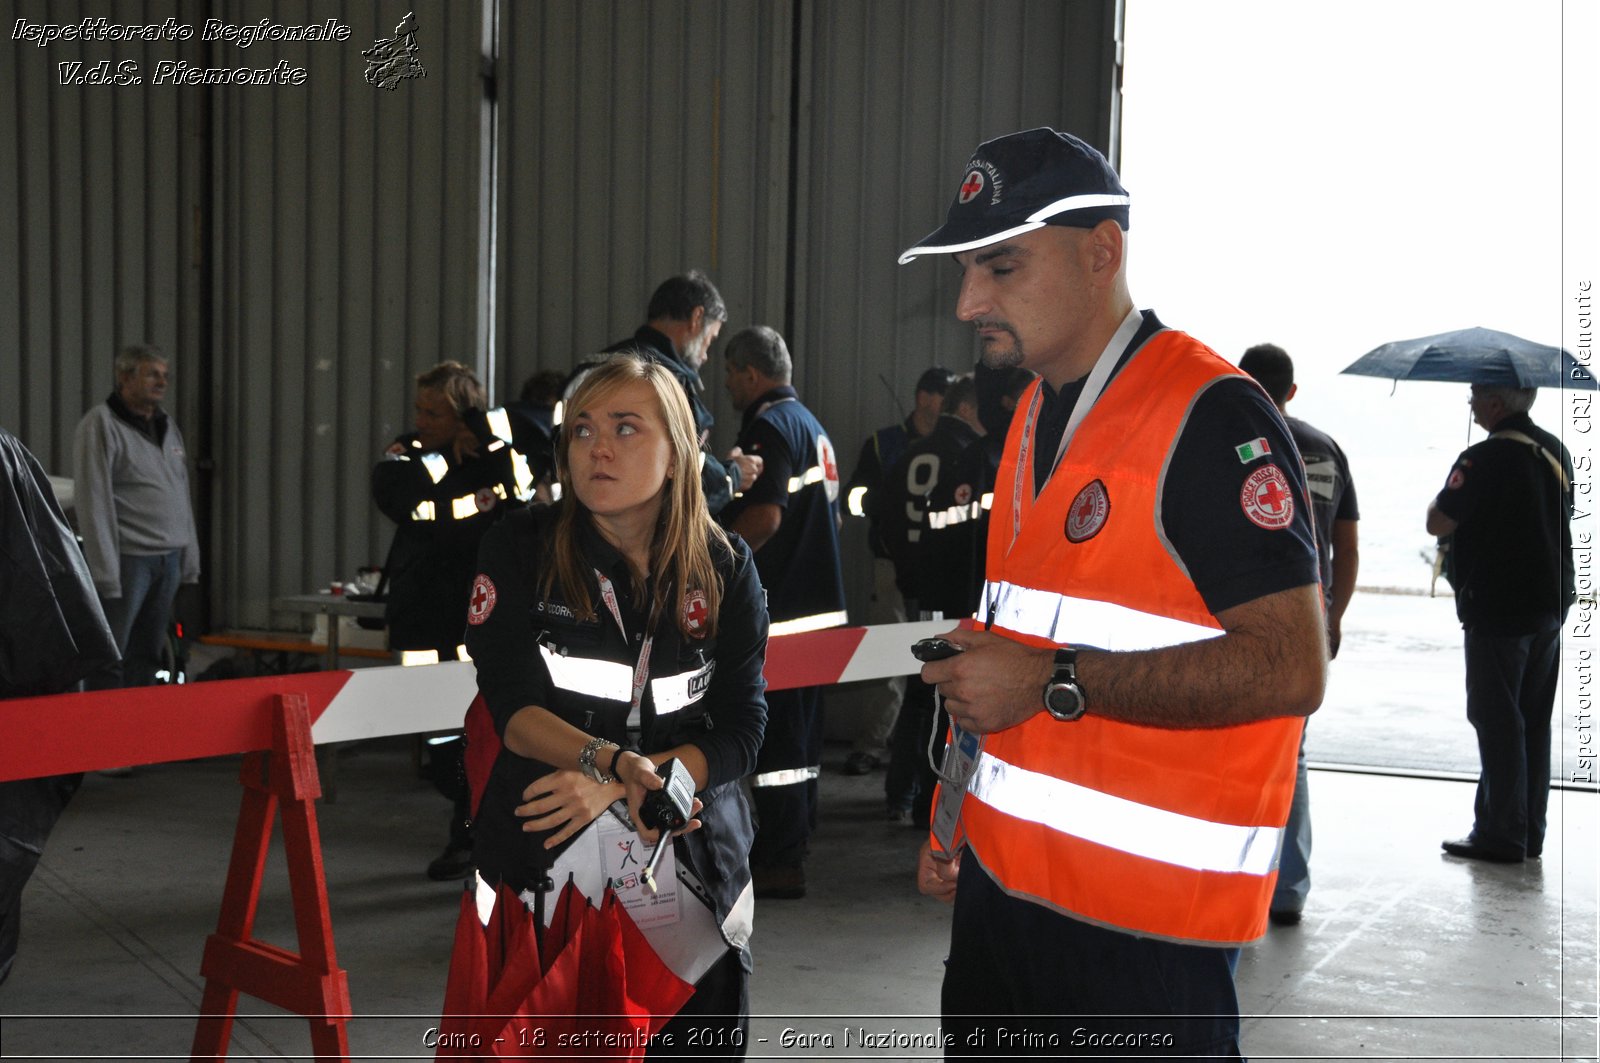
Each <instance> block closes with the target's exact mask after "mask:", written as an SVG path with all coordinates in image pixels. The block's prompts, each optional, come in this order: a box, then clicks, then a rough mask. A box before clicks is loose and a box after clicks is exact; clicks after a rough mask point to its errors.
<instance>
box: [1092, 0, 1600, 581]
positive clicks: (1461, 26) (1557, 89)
mask: <svg viewBox="0 0 1600 1063" xmlns="http://www.w3.org/2000/svg"><path fill="white" fill-rule="evenodd" d="M1597 9H1600V5H1596V4H1594V3H1593V2H1591V0H1566V2H1565V3H1563V0H1528V2H1525V3H1520V4H1515V5H1512V4H1507V3H1503V2H1499V0H1481V2H1474V0H1448V2H1447V0H1347V2H1343V3H1340V4H1337V5H1334V4H1316V5H1312V4H1299V3H1282V2H1278V0H1201V2H1196V0H1128V6H1127V25H1126V53H1125V61H1126V68H1125V82H1124V108H1125V109H1124V114H1123V144H1122V174H1123V178H1124V183H1125V184H1126V185H1127V187H1128V190H1129V192H1130V193H1131V195H1132V196H1133V217H1132V228H1131V231H1130V234H1129V276H1130V283H1131V286H1132V289H1133V294H1134V299H1135V300H1136V301H1137V302H1138V303H1139V304H1140V305H1141V306H1149V307H1154V308H1155V309H1157V310H1158V311H1159V312H1160V313H1161V315H1162V317H1163V318H1164V319H1165V320H1166V321H1167V323H1168V324H1170V325H1173V326H1174V327H1177V328H1182V329H1184V330H1185V331H1187V332H1190V333H1192V334H1194V335H1195V336H1197V337H1199V338H1200V339H1202V340H1203V341H1205V342H1206V343H1209V344H1210V345H1211V346H1213V347H1215V348H1216V349H1217V350H1218V351H1219V352H1221V353H1222V354H1223V355H1225V356H1226V357H1228V358H1229V359H1231V360H1237V359H1238V357H1239V355H1240V354H1241V353H1242V352H1243V351H1244V349H1245V348H1246V347H1248V346H1249V345H1251V344H1253V343H1258V342H1263V341H1271V342H1275V343H1279V344H1281V345H1283V346H1284V347H1285V348H1287V349H1288V350H1289V352H1290V353H1291V354H1292V355H1293V356H1294V358H1295V361H1296V369H1297V377H1298V380H1299V382H1300V385H1301V392H1300V395H1299V397H1297V398H1296V400H1295V401H1294V402H1292V403H1291V404H1290V407H1289V411H1290V412H1291V413H1294V414H1297V415H1298V416H1300V417H1303V418H1304V419H1306V420H1308V421H1311V422H1312V423H1315V424H1317V425H1318V426H1319V427H1321V428H1323V429H1325V430H1326V431H1328V432H1330V433H1332V434H1333V435H1334V436H1335V437H1336V438H1337V439H1339V440H1340V442H1341V443H1342V444H1343V445H1344V447H1345V450H1346V452H1347V453H1348V454H1349V455H1350V458H1351V460H1352V463H1353V465H1354V466H1355V470H1354V472H1355V478H1356V482H1357V484H1358V487H1359V495H1360V498H1361V501H1362V508H1363V513H1362V517H1363V523H1362V539H1363V543H1362V545H1363V551H1362V561H1363V572H1362V580H1361V582H1362V583H1363V584H1367V583H1378V584H1386V583H1395V582H1401V583H1404V584H1408V585H1416V584H1417V583H1418V582H1420V581H1422V580H1423V578H1424V575H1425V573H1424V571H1423V569H1422V568H1421V564H1420V562H1419V561H1417V560H1416V555H1417V552H1418V551H1419V550H1420V549H1422V548H1424V547H1426V546H1428V545H1429V544H1430V540H1429V539H1428V537H1427V536H1426V535H1425V534H1424V533H1422V531H1421V521H1422V513H1423V510H1424V508H1425V507H1426V504H1427V501H1428V499H1429V498H1430V497H1431V496H1432V494H1433V493H1434V492H1435V491H1437V490H1438V487H1439V485H1440V484H1442V482H1443V479H1444V476H1445V474H1446V472H1447V471H1448V468H1449V465H1450V462H1451V461H1452V459H1453V458H1454V456H1455V454H1456V453H1457V452H1458V451H1459V450H1461V449H1462V447H1463V446H1465V445H1466V443H1467V442H1468V441H1469V434H1468V429H1467V424H1468V420H1467V415H1466V405H1465V403H1466V387H1465V385H1453V384H1434V383H1402V384H1400V385H1399V386H1398V387H1397V388H1394V389H1393V394H1391V385H1390V383H1389V382H1388V381H1379V380H1373V379H1367V378H1357V377H1345V376H1339V375H1338V370H1339V369H1341V368H1343V367H1344V366H1345V365H1348V364H1349V363H1350V362H1352V361H1354V360H1355V359H1356V358H1358V357H1360V356H1361V355H1362V354H1364V353H1365V352H1366V351H1368V350H1370V349H1371V348H1373V347H1375V346H1377V345H1379V344H1381V343H1384V342H1387V341H1389V340H1395V339H1403V338H1408V337H1413V336H1422V335H1428V334H1431V333H1436V332H1444V331H1448V330H1452V329H1458V328H1467V327H1470V326H1473V325H1482V326H1484V327H1487V328H1494V329H1500V330H1502V331H1506V332H1514V333H1518V334H1520V335H1523V336H1527V337H1528V338H1530V339H1536V340H1539V341H1541V342H1545V343H1557V342H1565V343H1566V345H1567V346H1568V347H1569V348H1571V347H1573V346H1574V344H1575V341H1576V326H1575V314H1574V312H1573V306H1574V302H1573V297H1574V295H1575V294H1576V291H1577V289H1576V283H1577V280H1578V279H1579V278H1580V277H1587V278H1589V279H1590V280H1593V279H1594V278H1595V274H1596V266H1597V257H1600V256H1597V250H1600V240H1597V238H1596V232H1597V228H1596V221H1595V210H1596V207H1597V206H1600V196H1597V195H1596V194H1595V191H1594V189H1595V188H1596V187H1600V177H1597V176H1596V175H1600V151H1597V149H1596V140H1597V138H1596V136H1595V130H1596V119H1597V117H1600V107H1597V100H1600V87H1597V86H1600V79H1596V78H1594V77H1593V76H1592V70H1593V67H1592V64H1593V63H1594V62H1595V60H1596V58H1597V48H1600V29H1597V25H1600V16H1597ZM1563 20H1565V22H1564V21H1563ZM1564 40H1565V42H1566V46H1567V51H1568V53H1569V54H1568V55H1567V56H1566V57H1565V63H1566V81H1565V83H1564V81H1563V66H1564V63H1563V60H1564V56H1563V42H1564ZM1586 71H1587V72H1588V73H1587V76H1586V75H1585V72H1586ZM1564 100H1565V103H1566V112H1567V127H1568V130H1569V133H1568V135H1567V137H1566V142H1565V144H1564V143H1563V130H1562V121H1563V101H1564ZM1564 151H1565V157H1564V155H1563V152H1564ZM1564 164H1565V172H1566V174H1567V197H1566V202H1565V203H1564V202H1563V194H1562V192H1563V165H1564ZM1569 412H1570V411H1569V408H1568V405H1567V404H1566V403H1565V402H1564V399H1563V396H1562V395H1561V394H1560V393H1558V392H1555V391H1544V392H1541V394H1540V397H1539V401H1538V404H1537V405H1536V406H1535V409H1534V416H1535V419H1536V420H1538V421H1540V422H1541V423H1543V424H1545V425H1546V426H1547V427H1549V428H1551V429H1552V430H1553V431H1555V430H1559V429H1558V422H1569V421H1570V420H1571V417H1570V416H1568V414H1569ZM1481 438H1482V433H1481V432H1477V433H1476V434H1474V435H1472V436H1471V437H1470V439H1471V441H1476V440H1477V439H1481ZM1566 440H1567V445H1568V447H1569V448H1571V449H1573V450H1574V452H1575V453H1576V452H1577V451H1578V450H1579V449H1580V447H1582V446H1587V439H1586V438H1583V437H1580V436H1578V435H1577V434H1576V433H1575V432H1574V431H1573V430H1572V428H1571V426H1570V425H1568V429H1567V435H1566Z"/></svg>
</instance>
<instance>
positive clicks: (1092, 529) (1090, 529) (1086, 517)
mask: <svg viewBox="0 0 1600 1063" xmlns="http://www.w3.org/2000/svg"><path fill="white" fill-rule="evenodd" d="M1110 515H1111V496H1110V495H1108V494H1106V485H1105V484H1103V483H1101V482H1100V481H1099V480H1095V481H1094V482H1093V483H1091V484H1089V486H1087V487H1085V488H1084V489H1083V490H1082V491H1079V492H1078V497H1077V498H1074V499H1073V500H1072V508H1071V509H1068V510H1067V541H1068V542H1073V543H1081V542H1085V541H1087V540H1089V539H1093V538H1094V537H1095V536H1096V535H1099V534H1100V529H1101V528H1103V527H1105V525H1106V518H1107V517H1109V516H1110Z"/></svg>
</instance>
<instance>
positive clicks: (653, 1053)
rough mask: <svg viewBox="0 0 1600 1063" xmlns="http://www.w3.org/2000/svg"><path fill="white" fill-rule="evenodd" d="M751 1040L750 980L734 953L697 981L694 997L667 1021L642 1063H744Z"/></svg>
mask: <svg viewBox="0 0 1600 1063" xmlns="http://www.w3.org/2000/svg"><path fill="white" fill-rule="evenodd" d="M749 1039H750V976H749V975H748V974H746V973H745V969H744V964H743V963H742V962H741V961H740V959H739V950H738V949H729V950H728V951H727V952H726V953H725V954H723V957H722V959H720V960H718V961H717V962H716V963H715V964H713V965H712V967H711V969H710V970H709V971H707V972H706V973H705V974H703V975H701V976H700V981H698V982H696V983H695V984H694V996H692V997H690V998H689V999H688V1000H687V1001H686V1002H685V1003H684V1005H683V1008H682V1009H681V1010H680V1011H679V1012H678V1014H676V1015H674V1016H673V1017H672V1018H671V1019H668V1020H667V1024H666V1025H665V1026H663V1027H661V1029H660V1031H658V1032H657V1034H656V1037H655V1039H654V1040H653V1041H652V1042H651V1045H650V1049H649V1051H647V1052H646V1053H645V1058H646V1059H665V1058H667V1057H669V1056H677V1057H686V1058H690V1059H743V1058H744V1056H745V1051H746V1049H747V1048H748V1044H747V1042H748V1041H749Z"/></svg>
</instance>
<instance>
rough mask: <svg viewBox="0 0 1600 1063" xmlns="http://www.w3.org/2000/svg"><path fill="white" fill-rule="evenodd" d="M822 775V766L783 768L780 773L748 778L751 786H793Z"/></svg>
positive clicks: (765, 773) (770, 772) (766, 773)
mask: <svg viewBox="0 0 1600 1063" xmlns="http://www.w3.org/2000/svg"><path fill="white" fill-rule="evenodd" d="M821 774H822V765H820V764H818V765H816V766H815V767H811V768H785V769H783V770H782V771H764V772H762V773H761V774H760V775H752V776H750V785H751V786H793V785H795V784H796V783H802V782H810V781H811V780H812V779H815V778H817V777H819V776H820V775H821Z"/></svg>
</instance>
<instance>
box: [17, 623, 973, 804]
mask: <svg viewBox="0 0 1600 1063" xmlns="http://www.w3.org/2000/svg"><path fill="white" fill-rule="evenodd" d="M953 626H954V622H953V621H949V620H931V621H918V622H915V623H907V624H880V625H876V626H873V627H845V628H830V629H828V630H826V631H807V632H803V633H800V634H796V635H779V636H777V637H776V638H773V639H772V640H771V641H770V642H769V643H768V644H767V666H766V675H767V685H768V687H769V689H773V690H784V689H788V688H792V687H803V686H833V685H834V684H837V683H853V682H857V681H859V680H864V679H883V678H887V677H889V676H896V675H912V674H914V673H915V672H916V671H917V670H918V669H919V668H921V665H920V664H919V663H918V662H917V660H916V658H914V657H912V656H911V644H912V643H913V642H915V641H916V640H917V639H920V638H926V637H928V636H929V635H937V634H941V633H943V632H945V631H949V630H950V629H951V628H952V627H953ZM476 693H477V679H476V673H475V672H474V671H473V668H472V665H471V664H469V663H465V662H459V661H452V662H448V663H445V664H435V665H423V666H420V667H415V668H402V667H399V666H398V665H395V666H388V667H381V668H362V669H359V670H356V671H336V672H305V673H300V674H296V675H284V676H268V677H264V678H260V679H227V680H220V681H218V682H214V683H197V684H187V685H183V686H155V687H138V688H134V689H131V690H105V691H98V692H95V693H91V694H60V695H57V696H55V697H49V698H18V699H14V700H11V701H0V781H4V780H6V779H27V778H32V777H34V776H39V775H60V774H63V773H66V772H73V771H96V770H100V769H103V768H109V767H116V766H120V765H127V764H159V763H164V762H167V761H175V760H192V759H195V758H197V757H215V756H223V755H227V754H234V753H245V752H249V751H251V750H257V749H266V748H268V747H269V746H270V745H271V744H272V743H271V729H270V722H269V716H268V712H267V709H268V706H270V704H271V702H272V698H273V697H274V696H275V695H277V694H304V695H305V696H306V700H307V703H308V707H309V708H310V712H311V719H312V721H313V722H312V727H311V734H312V739H313V740H314V741H315V742H317V743H318V744H319V745H320V744H322V743H326V742H349V741H355V740H359V739H364V738H379V737H383V736H386V735H397V734H417V733H421V732H426V731H446V730H450V729H452V728H456V727H459V726H461V717H462V715H463V714H464V713H465V712H466V709H467V705H468V704H469V703H470V702H471V701H472V698H473V695H475V694H476Z"/></svg>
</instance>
